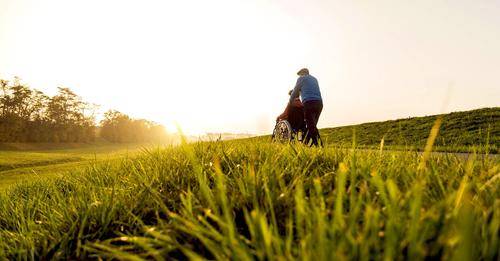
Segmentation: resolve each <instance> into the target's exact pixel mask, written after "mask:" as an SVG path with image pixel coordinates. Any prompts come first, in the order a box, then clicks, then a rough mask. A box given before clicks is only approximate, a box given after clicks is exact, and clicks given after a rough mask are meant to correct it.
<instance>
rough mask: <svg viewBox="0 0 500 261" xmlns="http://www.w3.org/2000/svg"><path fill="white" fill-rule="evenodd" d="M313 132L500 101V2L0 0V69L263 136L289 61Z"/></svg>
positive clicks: (192, 124)
mask: <svg viewBox="0 0 500 261" xmlns="http://www.w3.org/2000/svg"><path fill="white" fill-rule="evenodd" d="M301 67H308V68H309V69H310V71H311V74H312V75H314V76H316V77H317V78H318V80H319V83H320V88H321V91H322V95H323V98H324V109H323V113H322V115H321V118H320V121H319V127H332V126H341V125H348V124H354V123H362V122H368V121H379V120H388V119H395V118H402V117H409V116H424V115H430V114H436V113H441V112H450V111H457V110H468V109H475V108H481V107H493V106H500V1H499V0H468V1H466V0H448V1H443V0H418V1H409V0H408V1H405V0H393V1H389V0H377V1H368V0H349V1H347V0H346V1H340V0H338V1H334V0H331V1H326V0H300V1H299V0H275V1H273V0H248V1H243V0H240V1H238V0H210V1H208V0H182V1H169V0H163V1H160V0H158V1H153V0H140V1H139V0H137V1H132V0H130V1H126V0H81V1H76V0H0V78H3V79H12V77H13V76H19V77H21V78H22V79H23V81H24V82H26V83H28V84H29V85H30V86H31V87H33V88H36V89H40V90H43V91H45V92H47V93H48V94H53V93H55V91H56V88H57V86H66V87H70V88H71V89H73V90H74V91H75V92H76V93H77V94H79V95H81V96H82V97H83V98H84V99H85V100H86V101H90V102H93V103H98V104H100V105H101V106H102V110H106V109H109V108H113V109H117V110H120V111H122V112H124V113H127V114H129V115H131V116H133V117H140V118H147V119H150V120H154V121H157V122H160V123H162V124H164V125H165V126H166V127H167V128H168V129H170V130H173V129H175V123H177V124H179V125H180V127H181V128H182V129H183V131H184V132H186V133H191V134H199V133H203V132H238V133H269V132H271V129H272V127H273V124H274V119H275V117H276V116H277V115H278V114H279V113H281V111H282V110H283V109H284V106H285V105H286V102H287V99H288V96H287V92H288V90H290V89H291V88H293V86H294V84H295V81H296V77H297V76H296V75H295V73H296V72H297V70H298V69H300V68H301Z"/></svg>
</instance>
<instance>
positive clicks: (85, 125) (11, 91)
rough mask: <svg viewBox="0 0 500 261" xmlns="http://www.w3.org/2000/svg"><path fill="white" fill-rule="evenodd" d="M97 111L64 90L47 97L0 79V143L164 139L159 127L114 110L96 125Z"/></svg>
mask: <svg viewBox="0 0 500 261" xmlns="http://www.w3.org/2000/svg"><path fill="white" fill-rule="evenodd" d="M97 109H98V106H97V105H95V104H91V103H88V102H85V101H83V99H82V98H81V97H80V96H78V95H77V94H75V93H74V92H73V91H72V90H71V89H69V88H66V87H58V91H57V94H56V95H54V96H48V95H46V94H45V93H43V92H41V91H39V90H35V89H32V88H30V87H29V86H27V85H26V84H23V83H22V82H21V81H20V79H19V78H17V77H15V78H14V80H12V81H8V80H2V79H0V142H93V141H95V140H96V139H105V140H107V141H110V142H146V141H161V140H163V139H164V138H165V136H166V132H165V128H164V127H163V126H162V125H159V124H157V123H154V122H152V121H148V120H143V119H140V120H137V119H132V118H130V117H129V116H127V115H125V114H123V113H120V112H118V111H114V110H111V111H108V112H106V113H105V114H104V119H103V120H102V121H100V123H99V124H97V123H96V116H97Z"/></svg>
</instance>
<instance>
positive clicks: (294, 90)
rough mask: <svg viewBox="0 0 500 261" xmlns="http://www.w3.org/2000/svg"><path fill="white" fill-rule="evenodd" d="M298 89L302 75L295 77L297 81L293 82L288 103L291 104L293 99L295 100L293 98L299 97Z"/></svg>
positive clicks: (300, 85) (300, 86)
mask: <svg viewBox="0 0 500 261" xmlns="http://www.w3.org/2000/svg"><path fill="white" fill-rule="evenodd" d="M300 89H302V77H299V78H298V79H297V83H296V84H295V88H293V91H292V94H290V101H289V102H288V103H289V104H292V103H293V100H295V98H297V97H299V94H300Z"/></svg>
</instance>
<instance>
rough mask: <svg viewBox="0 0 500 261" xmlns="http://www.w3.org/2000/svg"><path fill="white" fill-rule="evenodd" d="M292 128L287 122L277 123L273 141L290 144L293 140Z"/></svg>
mask: <svg viewBox="0 0 500 261" xmlns="http://www.w3.org/2000/svg"><path fill="white" fill-rule="evenodd" d="M292 135H293V134H292V126H291V125H290V123H289V122H288V121H286V120H283V121H279V122H278V123H276V126H275V127H274V131H273V139H274V140H275V141H278V142H289V141H291V140H292Z"/></svg>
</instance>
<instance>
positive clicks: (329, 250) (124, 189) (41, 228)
mask: <svg viewBox="0 0 500 261" xmlns="http://www.w3.org/2000/svg"><path fill="white" fill-rule="evenodd" d="M499 249H500V162H499V159H498V157H487V156H486V157H483V156H482V157H475V155H470V156H469V157H467V158H464V157H457V156H455V155H452V154H451V155H450V154H437V155H431V156H430V157H425V156H424V155H422V154H420V153H416V152H392V151H367V150H353V149H350V148H335V147H328V148H322V149H320V148H308V147H304V146H302V145H300V144H290V145H283V144H273V143H269V142H267V141H258V140H244V141H230V142H205V143H196V144H188V145H183V146H178V147H169V148H163V149H151V150H145V151H143V152H142V153H140V154H138V155H135V156H132V157H128V158H120V159H117V160H112V161H104V162H96V163H93V164H90V165H87V166H86V167H85V168H80V169H73V170H71V171H70V172H69V174H68V175H64V176H62V177H55V178H51V179H35V180H33V181H31V182H24V183H22V184H18V185H16V186H12V187H11V188H9V189H7V190H5V191H4V192H2V193H0V259H2V258H5V259H85V258H94V259H97V258H105V259H106V258H110V259H112V258H116V259H127V260H141V259H156V260H168V259H186V258H189V259H193V260H199V259H207V258H208V259H216V260H228V259H237V260H256V259H258V260H277V259H278V260H290V259H304V260H311V259H314V260H335V259H347V260H349V259H361V260H381V259H384V260H394V259H415V260H421V259H424V258H440V259H445V260H457V259H461V260H477V259H483V260H498V258H499Z"/></svg>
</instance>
